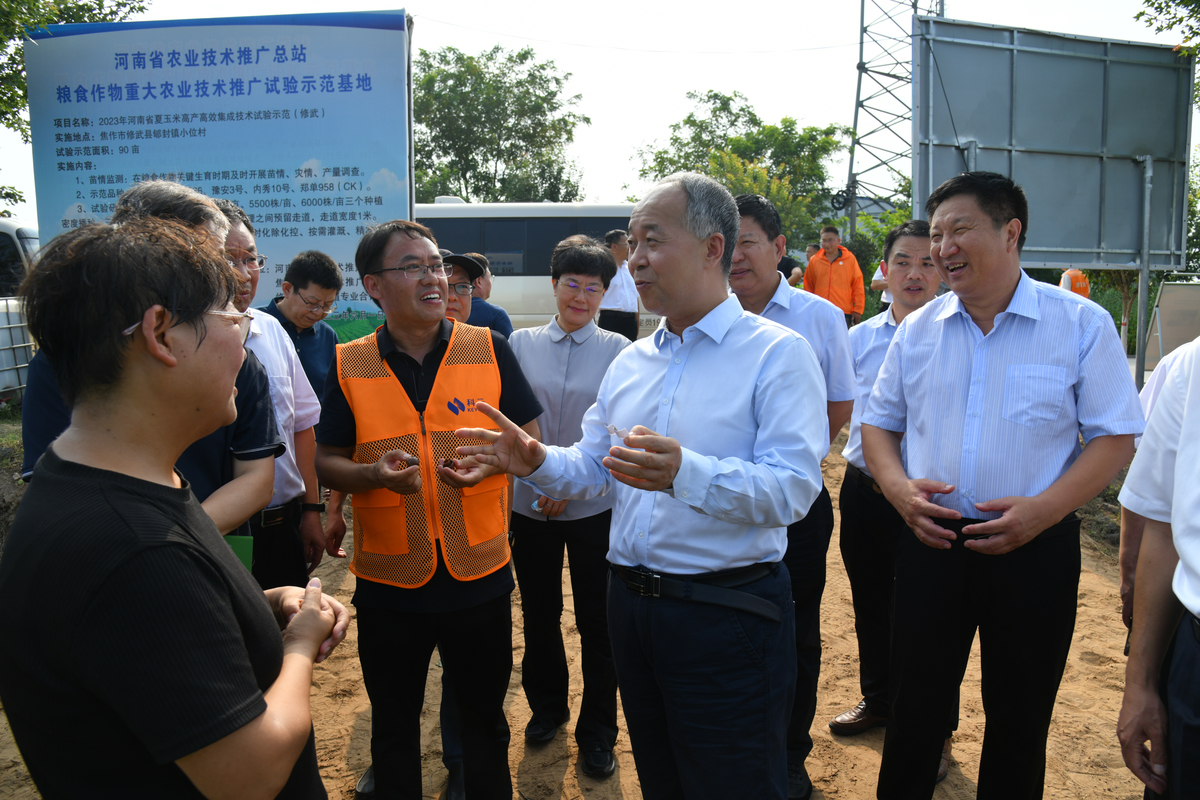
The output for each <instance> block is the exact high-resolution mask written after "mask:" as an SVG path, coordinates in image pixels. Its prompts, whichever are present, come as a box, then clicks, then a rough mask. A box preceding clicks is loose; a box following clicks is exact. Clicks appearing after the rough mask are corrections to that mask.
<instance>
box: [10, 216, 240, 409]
mask: <svg viewBox="0 0 1200 800" xmlns="http://www.w3.org/2000/svg"><path fill="white" fill-rule="evenodd" d="M237 287H238V279H237V277H236V276H235V274H234V271H233V270H232V269H230V268H229V262H228V261H226V260H225V254H224V252H223V251H222V250H221V249H220V247H219V245H218V243H217V239H216V238H215V237H214V236H213V235H212V234H211V233H210V232H209V231H208V230H207V229H205V228H203V227H195V228H194V227H190V226H188V225H185V224H183V223H181V222H178V221H176V220H170V219H160V218H155V217H145V218H142V219H131V220H129V221H127V222H123V223H121V224H119V225H107V224H102V223H94V224H91V225H85V226H84V227H82V228H76V229H74V230H70V231H65V232H64V233H62V234H60V235H59V236H56V237H55V238H54V239H52V240H51V241H50V243H49V244H48V245H46V246H45V247H44V248H42V250H41V251H39V252H38V255H37V258H36V260H35V261H34V264H33V267H32V268H31V269H30V271H29V275H28V276H27V277H26V278H25V281H24V283H22V284H21V289H20V296H21V297H22V298H23V299H24V301H25V318H26V321H27V323H28V325H29V332H30V334H32V335H33V338H34V339H35V340H36V341H37V343H38V347H39V348H41V349H42V350H43V351H44V352H45V353H46V358H47V360H49V362H50V363H51V365H53V368H54V377H55V378H56V379H57V380H58V388H59V391H61V392H62V396H63V400H64V401H65V402H66V403H67V405H68V406H74V405H75V403H77V402H78V401H79V400H80V399H81V398H88V397H100V396H103V395H104V394H105V393H107V392H108V391H110V390H111V389H112V388H113V387H115V386H116V385H117V384H118V383H119V382H120V380H121V375H122V371H123V369H124V366H125V353H126V350H127V348H128V347H129V343H130V341H131V339H130V337H129V336H127V335H125V334H123V333H122V331H123V330H124V329H125V328H127V327H128V326H129V325H130V324H131V323H133V322H138V323H139V324H140V321H141V319H142V318H143V317H144V316H145V313H146V310H147V309H149V308H150V307H151V306H156V305H161V306H163V307H164V308H166V309H167V311H168V312H169V313H170V314H171V318H172V325H181V324H183V323H187V324H190V325H191V326H192V327H193V328H194V329H195V330H196V332H197V334H198V335H199V337H200V341H203V340H204V332H205V326H204V314H205V312H207V311H209V310H211V309H214V308H216V309H221V308H224V307H225V306H227V305H229V303H230V302H231V301H232V300H233V297H234V295H235V294H236V293H237ZM64 309H70V312H69V313H63V310H64Z"/></svg>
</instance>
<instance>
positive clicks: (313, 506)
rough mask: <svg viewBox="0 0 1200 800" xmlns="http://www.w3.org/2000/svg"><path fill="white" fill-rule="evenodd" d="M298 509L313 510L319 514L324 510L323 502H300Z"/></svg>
mask: <svg viewBox="0 0 1200 800" xmlns="http://www.w3.org/2000/svg"><path fill="white" fill-rule="evenodd" d="M300 510H301V511H302V512H303V511H315V512H317V513H318V514H320V513H321V512H323V511H324V510H325V504H324V503H301V504H300Z"/></svg>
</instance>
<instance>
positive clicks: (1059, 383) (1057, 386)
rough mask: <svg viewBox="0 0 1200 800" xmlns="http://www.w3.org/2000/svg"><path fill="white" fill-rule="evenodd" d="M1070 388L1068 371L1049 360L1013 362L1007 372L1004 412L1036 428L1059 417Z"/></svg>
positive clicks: (1015, 419)
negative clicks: (1033, 362)
mask: <svg viewBox="0 0 1200 800" xmlns="http://www.w3.org/2000/svg"><path fill="white" fill-rule="evenodd" d="M1066 390H1067V371H1066V369H1064V368H1063V367H1055V366H1052V365H1050V364H1012V365H1010V366H1009V367H1008V369H1007V371H1006V372H1005V375H1004V403H1003V406H1002V408H1001V415H1002V416H1003V417H1004V419H1006V420H1008V421H1009V422H1015V423H1016V424H1018V425H1023V426H1025V427H1026V428H1036V427H1038V426H1039V425H1045V424H1046V423H1048V422H1053V421H1054V420H1056V419H1058V415H1059V412H1061V411H1062V407H1063V400H1064V399H1065V395H1066Z"/></svg>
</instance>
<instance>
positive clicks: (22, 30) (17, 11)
mask: <svg viewBox="0 0 1200 800" xmlns="http://www.w3.org/2000/svg"><path fill="white" fill-rule="evenodd" d="M145 10H146V3H145V2H143V1H142V0H60V2H46V0H5V2H4V3H3V4H2V5H0V37H3V41H4V49H3V50H2V51H0V125H3V126H4V127H6V128H8V129H10V130H13V131H16V132H17V133H19V134H21V139H22V140H23V141H25V142H26V143H28V142H29V120H28V119H26V115H25V110H26V109H27V108H28V107H29V95H28V94H27V93H26V87H25V52H24V50H23V48H22V46H21V45H22V42H24V41H25V39H26V36H27V34H26V31H29V30H37V29H38V28H44V27H45V26H47V25H53V24H56V23H64V22H119V21H121V20H125V19H128V18H129V17H130V16H132V15H133V14H140V13H141V12H143V11H145ZM21 202H24V197H23V196H22V195H21V192H19V191H18V190H16V189H14V188H13V187H11V186H0V203H3V204H5V205H15V204H16V203H21ZM9 213H10V212H8V211H0V216H8V215H9Z"/></svg>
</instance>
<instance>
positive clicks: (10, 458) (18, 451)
mask: <svg viewBox="0 0 1200 800" xmlns="http://www.w3.org/2000/svg"><path fill="white" fill-rule="evenodd" d="M8 411H9V409H8V407H6V408H4V409H3V410H0V413H5V412H8ZM24 457H25V450H24V448H23V447H22V445H21V415H20V410H19V409H18V411H17V416H16V419H15V420H14V419H10V418H8V417H4V418H3V419H2V420H0V477H2V476H5V475H11V474H14V473H17V472H20V471H21V461H22V459H23V458H24Z"/></svg>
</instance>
